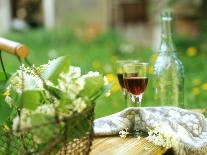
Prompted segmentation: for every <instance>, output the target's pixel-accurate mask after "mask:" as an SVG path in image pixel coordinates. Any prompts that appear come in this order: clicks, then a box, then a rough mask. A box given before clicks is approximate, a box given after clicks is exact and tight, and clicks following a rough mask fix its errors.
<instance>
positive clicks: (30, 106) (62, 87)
mask: <svg viewBox="0 0 207 155" xmlns="http://www.w3.org/2000/svg"><path fill="white" fill-rule="evenodd" d="M0 80H1V75H0ZM5 83H6V84H5V85H4V86H2V89H1V87H0V89H1V90H0V91H2V94H3V95H2V96H1V99H0V100H1V101H2V102H1V104H0V120H1V121H0V125H5V124H6V125H7V126H8V127H9V128H10V129H12V130H13V131H14V132H16V133H17V132H18V131H23V130H25V129H30V128H33V127H37V126H40V125H41V124H49V123H50V125H48V126H45V127H42V128H41V129H35V130H32V131H31V132H32V135H33V139H34V141H35V142H36V143H38V144H41V143H45V142H46V141H48V140H49V139H51V137H52V136H54V135H55V134H57V133H58V132H60V131H59V130H60V129H59V128H58V127H57V125H56V124H55V123H53V122H57V121H60V120H63V119H64V118H66V117H71V116H73V115H75V114H78V113H82V112H84V111H85V110H86V109H87V108H88V107H91V106H92V105H93V104H94V102H95V100H96V99H97V98H98V97H100V96H101V95H102V94H103V93H106V92H108V90H109V89H110V88H111V85H110V84H108V82H107V80H106V78H105V77H104V76H102V75H101V74H99V72H92V71H90V72H88V73H87V74H81V69H80V68H79V67H75V66H71V65H70V64H69V61H68V57H67V56H66V57H59V58H57V59H54V60H51V61H49V62H48V63H47V64H44V65H41V66H38V67H35V66H31V67H26V66H25V65H22V66H20V68H19V70H17V71H16V73H14V74H13V75H12V76H11V77H10V79H9V80H8V81H6V82H5ZM20 109H21V115H20V114H18V112H19V110H20ZM80 117H81V116H80ZM76 121H77V120H76ZM80 121H85V120H84V119H82V118H80ZM71 122H72V121H71ZM78 124H81V122H78ZM85 128H87V127H85ZM43 131H44V132H43ZM74 133H75V132H74Z"/></svg>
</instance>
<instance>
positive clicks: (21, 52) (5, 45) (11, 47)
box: [0, 38, 28, 58]
mask: <svg viewBox="0 0 207 155" xmlns="http://www.w3.org/2000/svg"><path fill="white" fill-rule="evenodd" d="M0 50H2V51H3V52H7V53H10V54H14V55H17V56H18V57H21V58H25V57H27V55H28V48H27V46H25V45H23V44H20V43H18V42H14V41H11V40H7V39H4V38H0Z"/></svg>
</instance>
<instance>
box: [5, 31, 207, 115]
mask: <svg viewBox="0 0 207 155" xmlns="http://www.w3.org/2000/svg"><path fill="white" fill-rule="evenodd" d="M85 33H86V34H87V32H84V31H82V34H77V33H76V32H75V31H74V32H73V31H68V30H61V31H60V30H53V31H44V30H41V29H39V30H32V31H28V32H23V33H19V32H15V33H10V34H7V35H6V36H5V37H6V38H9V39H11V40H15V41H18V42H22V43H24V44H26V45H28V47H29V49H30V55H29V60H30V61H31V62H32V63H34V64H36V65H39V64H43V63H47V61H48V59H51V58H55V57H57V56H60V55H66V54H67V55H69V56H70V57H71V59H70V62H71V64H72V65H77V66H80V67H81V68H82V70H83V72H87V71H89V70H94V71H95V70H98V71H99V72H101V73H102V74H105V75H108V77H110V78H111V79H115V74H114V73H115V72H114V63H115V61H116V60H118V59H139V60H140V61H151V58H152V57H151V56H152V54H153V52H152V50H151V49H150V48H143V47H136V46H133V45H131V44H130V43H127V42H126V41H125V40H124V39H123V38H122V37H121V36H120V35H118V34H117V33H115V32H106V33H103V34H101V35H97V36H94V37H89V38H88V37H86V36H87V35H86V34H85ZM182 41H183V40H182ZM177 45H179V46H178V56H179V58H180V59H181V61H182V62H183V64H184V67H185V103H186V107H187V108H201V107H202V108H204V107H206V98H207V96H206V94H207V79H206V77H207V72H205V69H206V68H207V62H206V58H207V57H206V54H205V53H202V52H199V51H197V49H196V48H195V47H191V48H189V47H182V45H180V44H179V43H177ZM187 49H188V50H187ZM186 50H187V52H186ZM3 59H4V62H5V66H6V70H7V71H9V72H14V71H15V70H16V69H17V68H18V66H19V63H18V61H17V59H16V58H15V57H13V56H11V55H9V54H6V53H5V54H3ZM151 81H152V80H151V78H150V80H149V84H148V88H147V90H146V93H145V95H144V98H143V106H150V105H153V100H152V98H153V93H152V86H151ZM123 98H124V97H123V95H122V93H121V90H120V88H118V87H117V86H115V87H114V88H113V90H112V94H111V96H110V97H108V98H106V97H102V98H100V99H99V100H98V101H97V107H96V117H101V116H104V115H108V114H111V113H114V112H117V111H120V110H122V109H123V108H124V107H125V105H124V100H123Z"/></svg>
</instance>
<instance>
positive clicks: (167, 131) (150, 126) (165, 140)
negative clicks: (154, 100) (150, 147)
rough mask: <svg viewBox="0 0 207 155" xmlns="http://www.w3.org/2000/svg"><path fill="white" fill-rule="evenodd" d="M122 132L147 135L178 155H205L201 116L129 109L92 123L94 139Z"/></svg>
mask: <svg viewBox="0 0 207 155" xmlns="http://www.w3.org/2000/svg"><path fill="white" fill-rule="evenodd" d="M121 130H125V131H126V130H127V131H129V132H132V131H136V130H142V131H145V132H148V134H149V136H148V137H146V139H148V140H149V141H151V142H153V143H155V144H157V145H161V146H164V147H168V148H170V147H172V148H173V149H174V151H175V154H178V155H207V119H206V118H205V117H204V116H203V115H202V114H200V113H196V112H192V111H189V110H185V109H181V108H177V107H142V108H134V107H131V108H127V109H125V110H123V111H121V112H118V113H115V114H113V115H109V116H106V117H103V118H99V119H96V120H95V121H94V133H95V135H96V136H104V135H117V134H119V132H120V131H121Z"/></svg>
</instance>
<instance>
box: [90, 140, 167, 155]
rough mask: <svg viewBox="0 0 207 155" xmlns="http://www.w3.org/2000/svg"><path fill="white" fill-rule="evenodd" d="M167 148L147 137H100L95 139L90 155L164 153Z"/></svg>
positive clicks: (148, 154) (153, 154)
mask: <svg viewBox="0 0 207 155" xmlns="http://www.w3.org/2000/svg"><path fill="white" fill-rule="evenodd" d="M166 151H167V149H166V148H163V147H160V146H157V145H154V144H153V143H151V142H148V141H147V140H146V139H144V138H142V137H140V138H139V139H138V138H121V137H118V136H117V137H98V138H95V139H94V141H93V146H92V150H91V153H90V155H162V154H164V153H165V152H166Z"/></svg>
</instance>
